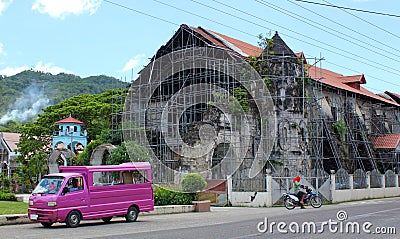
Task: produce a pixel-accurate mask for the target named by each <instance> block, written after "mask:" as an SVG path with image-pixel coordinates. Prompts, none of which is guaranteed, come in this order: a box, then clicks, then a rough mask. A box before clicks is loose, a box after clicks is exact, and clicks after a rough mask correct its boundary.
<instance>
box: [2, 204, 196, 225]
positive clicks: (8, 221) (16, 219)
mask: <svg viewBox="0 0 400 239" xmlns="http://www.w3.org/2000/svg"><path fill="white" fill-rule="evenodd" d="M187 212H195V206H194V205H168V206H155V207H154V211H151V212H141V213H140V215H142V216H146V215H161V214H173V213H187ZM24 223H35V222H32V221H31V220H29V218H28V214H10V215H0V225H12V224H24Z"/></svg>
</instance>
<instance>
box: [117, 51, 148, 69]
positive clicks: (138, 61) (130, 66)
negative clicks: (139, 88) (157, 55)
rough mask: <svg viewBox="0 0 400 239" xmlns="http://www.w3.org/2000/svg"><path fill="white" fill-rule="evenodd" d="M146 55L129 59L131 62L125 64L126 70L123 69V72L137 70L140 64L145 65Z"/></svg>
mask: <svg viewBox="0 0 400 239" xmlns="http://www.w3.org/2000/svg"><path fill="white" fill-rule="evenodd" d="M145 57H146V56H145V55H144V54H138V55H136V56H134V57H133V58H131V59H129V61H128V62H127V63H126V64H125V66H124V68H122V72H126V71H130V70H132V69H135V68H136V67H137V66H138V65H139V64H141V63H143V61H144V60H145Z"/></svg>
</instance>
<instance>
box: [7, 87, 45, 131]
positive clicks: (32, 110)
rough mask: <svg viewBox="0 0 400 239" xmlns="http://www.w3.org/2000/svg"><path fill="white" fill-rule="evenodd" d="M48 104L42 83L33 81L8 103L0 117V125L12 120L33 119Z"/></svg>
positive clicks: (25, 120) (23, 120)
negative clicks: (13, 100) (7, 107)
mask: <svg viewBox="0 0 400 239" xmlns="http://www.w3.org/2000/svg"><path fill="white" fill-rule="evenodd" d="M49 105H50V100H49V99H48V98H47V97H46V96H45V93H44V85H38V84H37V83H35V82H34V83H32V85H30V86H29V87H27V88H25V89H24V90H23V94H22V95H21V96H20V97H19V98H18V99H16V100H15V102H14V103H13V104H11V105H10V107H9V109H8V111H7V113H6V114H5V115H3V117H1V119H0V125H1V124H6V123H7V122H9V121H12V120H13V121H19V122H22V123H24V122H27V121H31V120H34V119H35V118H36V117H37V115H38V114H39V113H40V112H41V110H42V109H43V108H44V107H46V106H49Z"/></svg>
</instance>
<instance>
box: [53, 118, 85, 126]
mask: <svg viewBox="0 0 400 239" xmlns="http://www.w3.org/2000/svg"><path fill="white" fill-rule="evenodd" d="M68 123H69V124H85V123H83V122H82V121H79V120H77V119H74V118H72V117H71V116H68V117H67V118H65V119H62V120H59V121H57V122H55V123H54V124H55V125H57V124H68Z"/></svg>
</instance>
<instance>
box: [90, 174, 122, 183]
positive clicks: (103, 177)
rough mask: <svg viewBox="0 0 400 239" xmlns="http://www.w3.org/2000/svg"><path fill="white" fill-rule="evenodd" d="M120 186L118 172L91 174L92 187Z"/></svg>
mask: <svg viewBox="0 0 400 239" xmlns="http://www.w3.org/2000/svg"><path fill="white" fill-rule="evenodd" d="M116 184H121V180H120V174H119V172H93V186H110V185H116Z"/></svg>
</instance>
